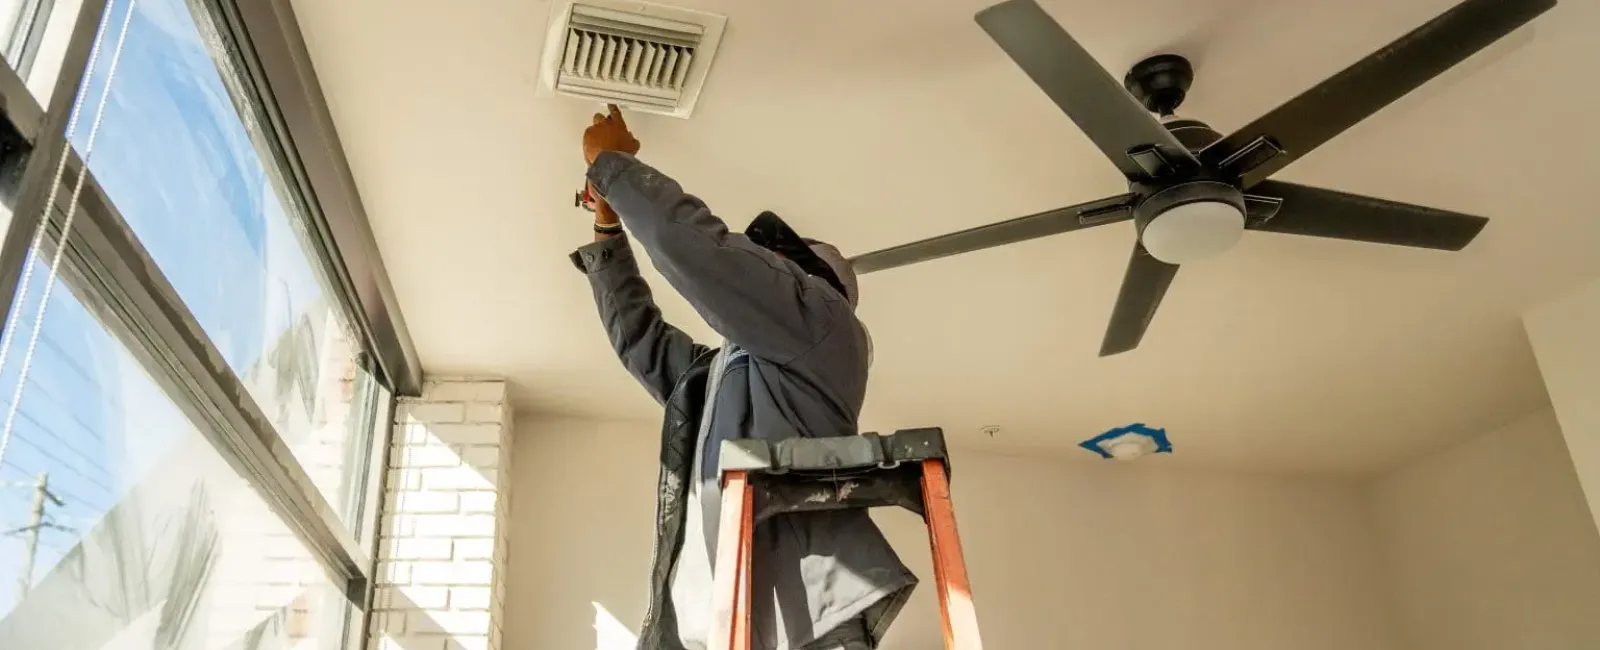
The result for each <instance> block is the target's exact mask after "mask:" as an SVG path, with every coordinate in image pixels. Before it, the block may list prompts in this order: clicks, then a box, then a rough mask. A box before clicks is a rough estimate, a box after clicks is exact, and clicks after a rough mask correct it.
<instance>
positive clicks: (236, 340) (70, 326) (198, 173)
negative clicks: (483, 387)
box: [0, 0, 327, 615]
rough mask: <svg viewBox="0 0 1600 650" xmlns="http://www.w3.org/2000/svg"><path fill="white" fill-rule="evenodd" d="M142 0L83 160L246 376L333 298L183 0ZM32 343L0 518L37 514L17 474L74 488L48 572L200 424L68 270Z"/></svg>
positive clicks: (5, 599) (8, 379) (108, 46)
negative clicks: (159, 384)
mask: <svg viewBox="0 0 1600 650" xmlns="http://www.w3.org/2000/svg"><path fill="white" fill-rule="evenodd" d="M128 5H129V2H128V1H127V0H117V1H116V2H115V3H114V6H113V7H112V8H111V9H110V16H109V19H108V20H107V25H108V28H107V30H108V33H107V34H106V36H105V41H104V43H105V45H104V50H103V51H102V53H101V55H100V59H99V63H98V65H97V68H96V69H95V70H94V71H92V73H91V74H90V75H89V77H88V79H87V83H86V86H85V89H84V92H85V100H84V103H83V107H82V114H83V116H84V117H83V119H82V121H80V123H79V124H78V126H77V129H76V132H75V133H74V134H73V136H72V141H73V143H74V146H75V147H76V148H77V150H78V151H79V152H80V153H82V152H84V151H86V150H87V149H88V145H89V142H88V139H89V132H90V128H91V122H90V121H89V117H90V116H92V115H93V113H94V111H95V108H96V103H97V102H98V101H99V98H100V95H101V93H102V92H103V91H104V89H105V88H106V84H107V81H108V75H107V72H108V71H109V68H110V60H111V56H112V48H113V46H114V44H115V41H116V36H117V31H118V30H119V29H120V28H121V25H122V22H123V18H124V16H126V12H127V11H128ZM133 12H134V14H133V16H132V20H131V22H130V23H129V24H128V33H127V38H126V42H125V45H124V47H123V51H122V53H121V58H120V61H119V62H118V65H117V68H116V71H115V76H114V78H112V79H111V80H110V86H111V91H110V95H109V97H108V99H107V102H106V107H105V111H104V116H103V119H102V122H101V124H100V127H99V130H98V132H97V134H96V136H95V141H94V144H93V150H92V152H91V153H90V154H89V167H90V169H91V170H92V172H93V173H94V175H95V177H96V179H97V180H98V182H99V183H100V185H101V186H102V187H103V188H104V190H105V192H106V194H107V195H108V196H109V197H110V198H111V200H112V202H113V203H114V204H115V205H116V206H117V208H118V210H119V211H120V212H121V213H122V215H123V217H124V218H125V219H126V220H127V221H128V223H129V225H130V226H131V227H132V229H133V231H134V232H135V234H136V235H137V236H138V237H139V239H140V241H141V242H142V243H143V244H144V246H145V247H146V248H147V249H148V250H149V251H150V254H151V257H152V258H154V259H155V261H156V263H157V264H158V266H160V268H161V270H162V272H163V273H164V274H165V275H166V276H167V279H168V280H169V281H171V282H172V284H173V285H174V287H176V289H177V290H178V293H179V295H180V296H181V297H182V298H183V300H184V302H185V303H186V304H187V305H188V307H189V309H190V310H191V311H192V312H193V313H194V314H195V316H196V318H197V320H198V321H199V323H200V325H201V327H202V328H204V329H205V331H206V332H207V334H208V335H209V336H210V337H211V339H212V340H213V342H214V343H215V344H216V346H217V348H218V349H219V350H220V351H221V352H222V354H223V356H224V358H225V359H226V360H227V363H228V365H229V366H230V367H232V368H233V369H234V370H235V371H236V372H239V373H241V374H244V373H245V372H246V371H247V370H248V369H250V368H251V367H252V366H254V365H255V364H257V363H259V362H260V360H261V359H262V357H263V355H264V354H265V353H266V352H267V351H268V350H269V346H272V345H273V344H274V342H275V341H276V340H277V339H278V338H279V337H280V336H282V334H283V333H284V332H285V331H286V330H288V329H289V328H290V327H291V325H292V323H293V322H294V319H296V318H300V317H303V316H304V315H305V314H306V313H307V312H315V311H317V310H319V309H321V310H326V309H327V307H326V303H327V298H326V296H325V295H324V290H323V288H322V285H321V283H320V282H319V281H318V276H317V275H316V273H315V271H314V270H313V268H312V265H311V263H310V262H309V260H308V258H307V257H306V254H305V252H304V250H303V248H301V247H300V246H299V244H298V239H297V238H296V235H295V232H294V230H293V228H294V225H293V224H294V223H295V222H294V221H293V220H292V219H291V216H290V212H289V211H288V210H286V209H285V205H284V203H283V201H282V200H281V198H280V196H279V194H278V191H277V189H276V188H275V187H274V184H273V182H272V180H271V177H270V176H269V174H268V171H267V168H266V167H265V166H264V165H263V161H262V159H261V157H260V155H259V154H258V153H257V151H256V148H255V147H254V146H253V145H252V142H251V139H250V131H249V130H248V129H247V127H246V125H245V123H244V122H243V120H242V119H241V117H240V114H239V112H238V111H237V110H236V109H235V106H234V103H233V100H232V99H231V98H230V96H229V94H228V92H227V90H226V88H225V86H224V85H223V81H222V78H221V76H220V74H219V72H218V70H217V68H216V65H215V63H214V61H213V58H212V55H211V52H210V51H209V50H208V49H207V47H206V45H205V44H204V43H203V42H202V41H201V38H200V32H199V30H198V29H197V28H196V25H195V23H194V19H193V17H192V16H191V14H190V13H189V9H188V7H187V6H186V3H185V2H184V0H138V2H137V5H136V7H135V8H134V9H133ZM17 218H36V215H17ZM47 264H48V260H39V261H36V262H35V265H36V271H35V275H34V279H33V283H32V284H31V286H30V288H29V294H30V295H29V297H28V300H27V301H26V302H27V304H24V305H21V306H20V307H19V308H20V309H21V310H22V312H21V319H20V322H19V324H18V327H19V331H18V333H17V337H16V338H17V340H16V341H15V342H14V343H13V350H12V353H11V357H10V359H9V360H8V362H7V364H6V368H4V371H3V374H0V409H3V408H5V407H8V406H9V404H10V401H11V392H12V391H13V390H14V389H15V386H16V385H17V378H18V370H19V367H20V365H21V359H22V353H23V350H24V348H25V345H26V342H27V336H28V334H29V332H30V329H31V323H32V318H33V315H34V314H35V312H36V310H37V309H38V304H39V303H38V301H39V298H40V295H39V294H40V293H41V292H42V291H43V288H44V279H45V275H46V272H45V267H46V266H47ZM35 354H36V356H35V359H34V362H33V366H32V369H31V371H30V374H29V378H28V381H27V387H26V390H25V392H24V393H23V396H22V399H21V406H20V409H19V412H18V418H17V421H16V425H15V429H14V434H13V435H14V438H13V440H12V442H11V445H10V446H9V448H8V449H7V451H6V454H5V457H4V459H3V462H0V483H6V484H9V486H8V487H0V530H6V529H11V528H15V527H18V526H23V525H26V524H27V523H28V521H29V506H30V504H31V501H32V497H33V491H32V490H31V489H28V488H27V487H26V485H21V484H22V483H27V482H31V481H32V480H33V479H34V477H35V475H37V474H38V473H39V472H48V475H49V481H50V485H51V488H52V491H54V492H55V493H56V494H57V495H58V496H60V497H61V498H62V500H63V501H64V502H65V505H64V506H60V507H56V506H53V505H52V506H51V507H50V508H49V510H48V512H49V514H50V519H51V520H53V521H55V522H56V523H59V524H61V525H63V526H65V527H67V528H68V530H59V529H48V530H46V531H44V532H43V534H42V543H41V549H40V553H39V557H38V559H37V561H36V565H35V568H34V571H33V576H32V577H33V579H34V580H39V579H41V578H42V577H44V576H45V575H47V574H48V572H49V569H50V567H51V566H52V565H53V564H54V563H55V562H56V561H58V560H59V559H60V558H61V556H62V555H63V554H64V553H66V552H67V551H68V550H70V549H71V548H72V547H73V545H74V544H75V543H76V541H77V539H78V538H79V537H80V536H81V535H83V534H84V533H85V532H87V531H88V530H89V529H90V528H92V527H93V525H94V523H95V522H96V521H97V520H98V519H100V518H101V517H102V516H103V515H104V514H105V513H106V512H107V511H108V510H109V509H110V508H112V507H113V506H114V505H115V504H116V503H117V501H118V500H119V498H120V497H122V496H123V495H124V494H125V493H126V491H127V490H128V489H129V488H130V487H132V486H134V485H136V484H137V483H138V482H139V481H140V480H141V478H143V476H144V475H145V474H147V473H148V472H150V471H152V470H153V469H156V470H157V471H183V470H182V466H181V465H182V464H181V462H180V463H173V462H172V460H173V459H170V458H167V453H166V452H169V451H171V450H172V449H174V448H175V446H176V443H178V442H180V441H182V440H183V439H184V438H185V437H186V436H193V435H196V434H194V433H193V432H192V431H193V429H192V425H190V424H189V423H188V421H187V420H186V419H185V418H184V416H183V414H182V413H181V412H180V411H179V409H178V408H177V407H176V406H174V405H172V404H171V402H170V400H169V399H168V398H167V397H166V396H165V395H164V394H162V393H161V392H160V391H159V389H157V388H156V387H155V385H154V382H153V381H152V380H151V379H150V378H149V377H148V376H147V375H146V374H145V373H144V371H143V369H142V368H141V367H139V366H138V365H137V363H136V362H135V361H134V360H133V358H132V357H131V356H130V355H129V353H128V352H127V350H125V349H123V347H122V345H121V343H120V342H119V341H118V340H117V339H116V338H114V337H113V336H112V335H111V334H110V333H109V332H107V331H106V330H105V328H104V327H103V326H102V325H101V324H100V323H99V322H98V321H97V320H96V319H95V317H94V316H93V315H92V314H90V313H89V312H88V311H87V310H86V308H85V307H84V306H83V305H82V304H80V303H79V302H78V301H77V299H76V298H75V297H73V296H72V295H71V291H70V289H69V288H68V287H67V286H65V284H64V283H58V284H57V286H56V288H55V289H54V293H53V295H52V296H51V299H50V305H49V309H48V310H47V312H46V316H45V319H44V323H43V326H42V328H41V332H40V335H39V346H38V350H37V352H36V353H35ZM257 399H258V401H262V400H261V396H260V395H258V396H257ZM263 407H268V405H267V404H265V403H264V404H263ZM0 413H3V410H0ZM22 550H23V547H22V543H21V539H20V537H11V538H4V539H0V615H3V614H4V612H6V611H8V610H9V609H10V608H11V607H12V606H13V604H14V600H13V598H14V595H15V591H16V590H15V587H14V585H15V584H16V583H17V580H18V578H19V575H20V574H19V571H20V565H21V555H22Z"/></svg>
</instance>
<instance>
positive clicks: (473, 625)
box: [369, 378, 511, 650]
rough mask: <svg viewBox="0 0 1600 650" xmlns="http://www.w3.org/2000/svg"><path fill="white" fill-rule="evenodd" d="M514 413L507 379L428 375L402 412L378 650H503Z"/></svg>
mask: <svg viewBox="0 0 1600 650" xmlns="http://www.w3.org/2000/svg"><path fill="white" fill-rule="evenodd" d="M510 454H511V411H510V406H509V405H508V404H507V402H506V385H505V382H504V381H501V380H498V379H473V378H450V379H444V378H428V379H427V380H426V381H425V382H424V383H423V394H422V397H421V398H418V399H403V400H401V401H400V405H399V408H398V409H396V413H395V432H394V444H393V446H392V447H391V448H390V453H389V467H388V477H387V478H388V486H387V490H388V492H387V494H386V495H385V497H384V502H383V511H382V517H383V523H382V525H381V528H380V530H379V536H380V537H379V542H378V545H379V556H378V560H379V569H378V585H377V590H376V593H375V596H374V598H373V611H372V624H371V634H372V644H371V645H370V646H369V647H370V648H372V649H373V650H499V648H500V630H501V628H502V626H503V622H502V618H501V615H502V607H503V604H504V602H505V578H506V575H505V567H506V561H507V558H508V553H507V546H506V544H507V540H506V533H507V531H508V529H509V526H507V525H506V521H505V515H507V514H508V512H509V509H508V502H509V500H510V488H509V481H508V476H509V473H510V466H511V458H510Z"/></svg>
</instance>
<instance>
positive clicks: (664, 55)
mask: <svg viewBox="0 0 1600 650" xmlns="http://www.w3.org/2000/svg"><path fill="white" fill-rule="evenodd" d="M555 12H556V13H555V14H554V15H552V16H551V18H552V20H551V22H550V30H549V35H548V37H547V39H546V41H545V52H544V61H543V65H542V66H541V68H540V71H541V74H540V80H541V83H540V87H541V91H543V92H541V94H543V93H545V92H553V93H559V94H562V95H568V96H572V97H579V98H582V99H587V100H592V101H596V102H602V103H615V104H619V105H621V106H623V107H624V108H629V109H632V110H639V111H648V112H652V113H660V114H663V115H672V116H674V117H688V116H689V114H690V113H691V112H693V110H694V105H695V101H696V99H697V98H698V97H699V95H700V89H701V87H702V86H703V85H704V84H705V78H706V72H707V71H708V70H710V68H711V55H712V54H713V53H714V52H715V51H716V48H717V43H718V41H720V40H721V39H722V28H723V25H724V24H725V23H726V22H727V19H726V18H724V17H722V16H718V15H715V14H708V13H704V12H699V11H691V10H688V9H682V8H678V7H667V6H663V5H656V4H648V3H640V2H620V1H617V0H582V1H580V2H573V3H569V4H565V5H557V7H556V8H555Z"/></svg>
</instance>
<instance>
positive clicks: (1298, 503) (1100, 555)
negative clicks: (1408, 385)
mask: <svg viewBox="0 0 1600 650" xmlns="http://www.w3.org/2000/svg"><path fill="white" fill-rule="evenodd" d="M523 420H526V421H523V422H519V428H518V431H517V434H516V436H517V437H516V442H515V445H516V451H515V454H516V457H517V458H518V463H519V471H518V472H517V473H516V475H515V476H514V477H513V484H512V494H513V495H514V496H513V499H512V503H513V505H512V516H511V526H512V533H513V534H512V535H511V538H512V540H513V542H512V553H511V556H512V558H513V560H512V562H511V567H510V571H511V580H510V585H509V590H510V592H509V594H508V595H507V611H508V612H515V614H512V615H510V616H509V617H508V621H507V627H506V630H505V634H506V639H507V647H510V648H568V649H581V648H596V647H599V648H602V649H603V650H612V649H614V648H624V647H631V645H629V644H630V643H631V642H630V640H629V639H628V634H629V633H628V630H631V629H634V628H636V627H637V624H638V620H639V618H640V616H641V615H642V613H643V606H644V596H645V593H644V591H645V584H644V578H645V573H646V569H647V567H648V563H649V560H650V541H651V519H652V509H653V507H654V500H653V491H654V488H655V480H656V443H655V441H656V435H657V434H656V430H657V428H656V427H655V426H654V425H652V424H648V423H645V424H615V423H598V422H593V421H550V420H544V421H539V420H533V419H531V418H523ZM1155 460H1156V461H1159V459H1155ZM1151 465H1154V463H1151ZM954 490H955V498H956V502H957V508H958V516H959V517H960V521H961V525H962V529H961V530H962V534H963V535H964V540H963V541H964V542H965V545H966V548H967V557H968V563H969V566H970V568H971V572H972V579H973V588H974V591H975V592H976V596H977V600H978V611H979V617H980V619H981V623H982V625H983V632H984V639H985V641H986V644H987V645H989V646H990V647H995V648H1057V647H1061V648H1128V649H1145V648H1180V647H1181V648H1185V649H1193V650H1206V649H1211V648H1215V649H1217V650H1223V649H1226V650H1257V649H1259V650H1268V649H1271V650H1281V649H1282V648H1295V649H1296V650H1321V649H1327V650H1336V649H1337V650H1356V649H1359V650H1386V649H1390V648H1399V647H1400V646H1398V645H1396V644H1394V643H1392V642H1391V641H1392V639H1393V634H1392V626H1391V621H1390V620H1389V619H1388V617H1389V616H1390V615H1391V614H1390V607H1389V606H1388V603H1387V601H1385V600H1384V598H1383V597H1384V596H1385V595H1386V594H1387V590H1386V589H1383V588H1380V582H1379V580H1380V576H1379V575H1378V573H1377V570H1378V557H1379V555H1378V551H1377V549H1376V548H1375V547H1374V546H1373V545H1372V540H1373V539H1374V535H1373V534H1372V531H1371V530H1370V529H1369V527H1368V525H1367V524H1368V512H1367V504H1366V503H1365V502H1364V500H1363V499H1362V496H1363V494H1362V491H1361V490H1360V489H1359V486H1355V485H1351V484H1346V483H1341V482H1332V481H1322V480H1304V479H1293V478H1271V477H1249V476H1241V475H1229V474H1210V473H1189V472H1176V471H1164V470H1162V469H1161V468H1157V467H1150V466H1134V467H1129V466H1116V465H1111V464H1109V463H1108V464H1097V463H1094V462H1084V463H1062V462H1046V461H1040V460H1031V459H1024V458H1016V457H1001V456H993V455H986V454H983V453H979V452H974V451H962V452H958V455H957V456H956V458H955V463H954ZM515 495H521V496H515ZM554 495H560V496H559V497H556V496H554ZM881 514H882V516H880V517H879V520H880V521H881V522H883V524H884V527H885V529H886V531H887V532H888V534H889V535H890V537H891V539H892V540H893V541H894V542H895V544H896V547H897V548H899V549H900V550H901V554H902V556H903V557H904V558H905V559H906V561H907V563H908V564H910V565H911V567H912V569H913V570H915V571H916V572H917V574H918V575H920V576H922V577H923V578H924V583H923V586H922V587H920V588H919V592H918V594H917V596H916V597H915V598H914V600H913V601H912V603H911V604H910V605H909V606H908V608H907V610H906V612H905V614H903V615H902V617H901V619H900V621H899V622H898V623H897V625H896V627H895V629H894V631H893V632H891V633H890V638H889V642H888V643H887V647H888V648H890V649H891V650H893V649H902V650H904V649H922V648H927V649H933V648H937V647H940V646H941V641H940V637H939V632H938V626H937V605H936V604H935V601H934V598H933V592H932V589H931V579H930V576H931V572H930V570H929V562H928V558H927V557H926V550H925V549H926V537H925V536H924V533H923V532H922V529H921V528H920V526H919V525H918V524H919V522H918V521H917V520H916V519H915V518H914V517H913V516H912V515H910V514H909V513H905V512H893V511H886V512H883V513H881ZM600 610H603V611H600ZM613 616H614V617H615V620H612V619H611V617H613ZM597 637H598V640H597Z"/></svg>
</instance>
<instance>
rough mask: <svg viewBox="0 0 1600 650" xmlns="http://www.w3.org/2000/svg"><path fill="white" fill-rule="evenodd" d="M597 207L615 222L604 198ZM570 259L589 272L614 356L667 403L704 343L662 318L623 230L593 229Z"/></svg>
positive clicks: (602, 219) (605, 220)
mask: <svg viewBox="0 0 1600 650" xmlns="http://www.w3.org/2000/svg"><path fill="white" fill-rule="evenodd" d="M595 207H596V210H595V217H596V220H595V223H596V224H597V225H612V224H616V223H617V220H616V215H615V214H614V213H612V212H611V210H610V208H609V207H608V206H606V205H605V203H604V202H601V203H597V204H596V206H595ZM572 263H573V264H574V265H575V266H577V267H578V270H580V271H583V272H584V273H585V274H586V275H587V276H588V277H589V287H590V289H591V290H592V291H593V293H594V304H595V307H596V308H598V309H599V311H600V322H601V323H602V324H603V325H604V326H605V328H606V336H607V337H608V338H610V339H611V347H612V349H614V350H616V353H617V358H618V359H620V360H621V361H622V365H623V367H625V368H627V369H628V372H629V373H630V374H632V375H633V376H634V378H635V379H638V380H639V383H641V384H643V385H644V387H645V390H648V391H649V392H650V396H651V397H654V398H656V401H657V402H660V403H665V402H666V400H667V397H669V396H670V394H671V392H672V389H673V387H674V386H675V385H676V384H677V382H678V378H679V377H681V376H683V373H684V372H686V371H687V370H688V369H689V366H690V365H692V364H693V363H694V360H695V358H696V357H698V356H700V355H701V354H704V353H705V352H707V351H708V348H706V347H705V346H703V345H699V344H697V343H695V342H694V339H692V338H690V337H689V335H688V334H686V333H684V332H683V331H682V330H679V329H678V328H676V327H673V326H672V325H669V324H667V322H666V321H665V320H663V319H662V318H661V310H660V309H659V308H657V307H656V303H655V299H654V298H653V297H652V296H651V294H650V285H648V284H646V283H645V281H644V278H643V277H640V276H639V264H638V262H637V261H636V260H635V258H634V256H633V249H632V248H631V247H630V246H629V245H628V238H627V237H626V236H625V235H620V234H619V235H612V234H604V233H600V232H596V233H595V241H594V243H592V244H587V245H585V246H583V247H581V248H579V249H578V250H576V251H573V253H572Z"/></svg>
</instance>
